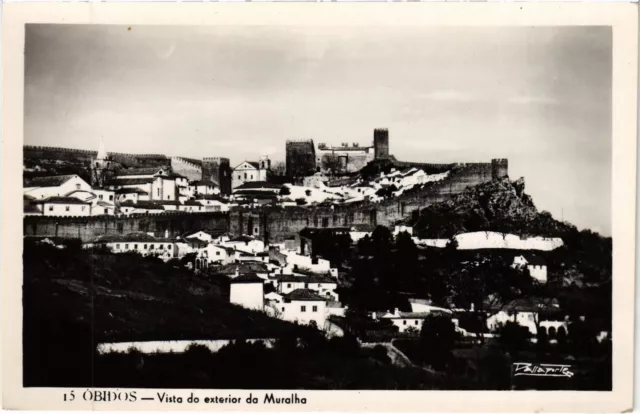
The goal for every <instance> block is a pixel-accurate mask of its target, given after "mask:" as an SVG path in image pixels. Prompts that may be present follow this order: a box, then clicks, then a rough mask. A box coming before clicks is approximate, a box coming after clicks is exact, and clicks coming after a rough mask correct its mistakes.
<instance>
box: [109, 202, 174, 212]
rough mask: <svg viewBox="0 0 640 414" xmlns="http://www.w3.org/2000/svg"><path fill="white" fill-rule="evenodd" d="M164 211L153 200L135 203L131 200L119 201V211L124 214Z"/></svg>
mask: <svg viewBox="0 0 640 414" xmlns="http://www.w3.org/2000/svg"><path fill="white" fill-rule="evenodd" d="M164 212H165V210H164V207H163V206H162V205H160V204H157V203H156V202H153V201H138V202H137V203H135V204H134V203H133V202H131V201H125V202H122V203H120V213H122V214H124V215H131V214H163V213H164Z"/></svg>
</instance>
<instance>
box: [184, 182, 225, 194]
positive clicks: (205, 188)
mask: <svg viewBox="0 0 640 414" xmlns="http://www.w3.org/2000/svg"><path fill="white" fill-rule="evenodd" d="M189 192H190V194H192V195H193V196H194V197H196V198H197V197H198V196H201V195H213V194H220V186H219V185H218V184H216V183H214V182H213V181H210V180H197V181H191V182H190V183H189Z"/></svg>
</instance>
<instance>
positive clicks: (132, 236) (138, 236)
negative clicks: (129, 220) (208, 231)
mask: <svg viewBox="0 0 640 414" xmlns="http://www.w3.org/2000/svg"><path fill="white" fill-rule="evenodd" d="M117 242H151V243H153V242H155V243H173V242H174V240H171V239H165V238H156V237H153V236H151V235H149V234H147V233H143V232H135V233H129V234H116V235H109V236H101V237H98V238H97V239H95V240H94V243H117Z"/></svg>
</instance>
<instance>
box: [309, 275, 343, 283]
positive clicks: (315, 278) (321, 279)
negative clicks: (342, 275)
mask: <svg viewBox="0 0 640 414" xmlns="http://www.w3.org/2000/svg"><path fill="white" fill-rule="evenodd" d="M307 282H309V283H337V282H336V281H335V280H334V279H332V278H330V277H327V276H323V275H314V274H311V275H309V276H307Z"/></svg>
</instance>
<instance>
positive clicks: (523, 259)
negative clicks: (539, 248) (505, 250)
mask: <svg viewBox="0 0 640 414" xmlns="http://www.w3.org/2000/svg"><path fill="white" fill-rule="evenodd" d="M512 266H513V267H514V268H526V269H527V271H528V272H529V275H530V276H531V277H532V278H534V279H535V280H537V281H538V282H540V283H546V282H547V263H546V262H545V261H544V259H543V258H541V257H540V256H538V255H535V254H533V253H524V254H520V255H518V256H516V257H514V258H513V264H512Z"/></svg>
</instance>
